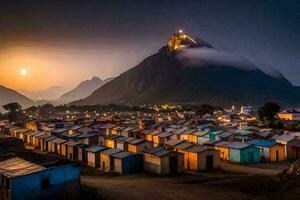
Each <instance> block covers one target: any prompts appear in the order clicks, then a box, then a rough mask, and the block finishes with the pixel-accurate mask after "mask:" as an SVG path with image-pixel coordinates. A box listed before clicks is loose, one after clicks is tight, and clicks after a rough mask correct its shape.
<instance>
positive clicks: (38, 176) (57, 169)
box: [0, 157, 80, 200]
mask: <svg viewBox="0 0 300 200" xmlns="http://www.w3.org/2000/svg"><path fill="white" fill-rule="evenodd" d="M0 169H1V170H0V185H1V187H0V188H1V189H0V199H1V200H22V199H65V198H67V199H74V198H75V197H77V196H78V195H79V192H78V191H80V168H79V166H76V165H72V164H61V165H59V164H57V165H51V166H49V167H44V166H41V165H39V164H35V163H32V162H29V161H26V160H23V159H21V158H18V157H14V158H10V159H7V160H4V161H1V162H0Z"/></svg>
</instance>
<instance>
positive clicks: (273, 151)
mask: <svg viewBox="0 0 300 200" xmlns="http://www.w3.org/2000/svg"><path fill="white" fill-rule="evenodd" d="M276 151H278V161H284V160H286V155H285V151H284V146H279V145H275V146H273V147H271V148H270V161H271V162H276V161H277V160H276Z"/></svg>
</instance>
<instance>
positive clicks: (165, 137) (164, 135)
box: [153, 132, 177, 147]
mask: <svg viewBox="0 0 300 200" xmlns="http://www.w3.org/2000/svg"><path fill="white" fill-rule="evenodd" d="M175 139H177V135H176V134H175V133H172V132H161V133H158V134H157V135H154V136H153V143H154V146H155V147H156V146H160V145H164V144H165V143H166V142H167V141H169V140H175Z"/></svg>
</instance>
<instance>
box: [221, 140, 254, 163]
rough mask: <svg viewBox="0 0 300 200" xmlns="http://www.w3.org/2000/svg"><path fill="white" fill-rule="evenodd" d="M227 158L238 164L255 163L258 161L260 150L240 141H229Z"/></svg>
mask: <svg viewBox="0 0 300 200" xmlns="http://www.w3.org/2000/svg"><path fill="white" fill-rule="evenodd" d="M227 147H228V148H229V160H230V161H232V162H238V163H240V164H247V163H255V162H259V161H260V151H259V149H258V148H257V147H254V146H251V145H249V144H246V143H242V142H230V143H229V144H228V145H227Z"/></svg>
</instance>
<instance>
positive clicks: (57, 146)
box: [48, 138, 67, 155]
mask: <svg viewBox="0 0 300 200" xmlns="http://www.w3.org/2000/svg"><path fill="white" fill-rule="evenodd" d="M66 142H67V140H64V139H61V138H56V139H55V140H51V141H49V143H48V145H50V148H49V147H48V152H52V153H56V154H59V155H61V153H62V151H61V150H62V148H61V147H62V146H63V144H64V143H66Z"/></svg>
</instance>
